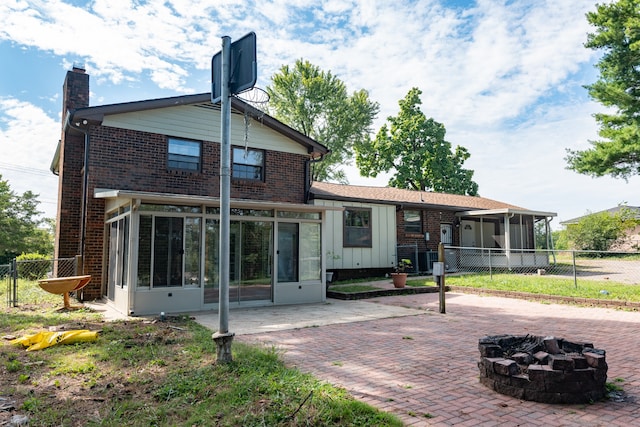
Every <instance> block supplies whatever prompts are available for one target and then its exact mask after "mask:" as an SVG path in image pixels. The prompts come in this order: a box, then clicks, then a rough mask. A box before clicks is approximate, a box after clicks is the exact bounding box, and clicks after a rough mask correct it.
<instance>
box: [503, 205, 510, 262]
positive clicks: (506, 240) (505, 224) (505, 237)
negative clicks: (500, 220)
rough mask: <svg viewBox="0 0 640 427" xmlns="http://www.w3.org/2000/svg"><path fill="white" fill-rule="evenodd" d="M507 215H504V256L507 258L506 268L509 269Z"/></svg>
mask: <svg viewBox="0 0 640 427" xmlns="http://www.w3.org/2000/svg"><path fill="white" fill-rule="evenodd" d="M509 231H510V230H509V214H508V213H506V214H504V249H505V251H504V255H505V257H506V258H507V268H508V269H511V236H510V235H509V234H510V233H509Z"/></svg>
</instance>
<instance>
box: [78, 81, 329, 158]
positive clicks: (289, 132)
mask: <svg viewBox="0 0 640 427" xmlns="http://www.w3.org/2000/svg"><path fill="white" fill-rule="evenodd" d="M198 104H200V105H205V106H207V107H209V108H212V109H217V110H219V109H220V104H215V105H214V104H212V103H211V94H210V93H199V94H195V95H183V96H173V97H169V98H157V99H148V100H143V101H133V102H124V103H119V104H108V105H100V106H95V107H86V108H78V109H76V110H73V111H70V112H69V115H68V121H69V122H71V123H75V122H80V121H81V120H87V121H89V122H94V123H101V122H102V120H103V119H104V117H105V116H108V115H112V114H123V113H132V112H137V111H146V110H153V109H158V108H168V107H176V106H180V105H198ZM231 108H233V109H234V110H236V111H238V112H240V113H242V114H245V113H249V115H250V116H251V117H252V118H254V120H257V121H258V122H260V123H261V124H263V125H265V126H267V127H269V128H271V129H273V130H275V131H276V132H279V133H281V134H282V135H284V136H286V137H288V138H290V139H291V140H293V141H295V142H297V143H299V144H301V145H303V146H305V147H306V148H307V151H308V153H309V154H315V156H314V157H317V156H320V155H324V154H327V153H328V152H329V149H328V148H327V147H325V146H324V145H322V144H320V143H318V142H316V141H314V140H313V139H311V138H309V137H307V136H305V135H304V134H302V133H300V132H298V131H297V130H295V129H293V128H291V127H289V126H287V125H285V124H284V123H282V122H280V121H279V120H276V119H275V118H273V117H271V116H270V115H268V114H266V113H265V112H263V111H261V110H258V109H256V108H254V107H253V106H251V105H249V104H247V103H246V102H244V101H242V100H240V99H238V98H235V97H232V98H231Z"/></svg>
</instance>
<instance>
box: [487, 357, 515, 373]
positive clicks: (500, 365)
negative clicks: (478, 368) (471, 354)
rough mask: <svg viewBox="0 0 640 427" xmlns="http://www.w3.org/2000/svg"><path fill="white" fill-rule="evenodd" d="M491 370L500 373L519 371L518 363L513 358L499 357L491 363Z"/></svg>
mask: <svg viewBox="0 0 640 427" xmlns="http://www.w3.org/2000/svg"><path fill="white" fill-rule="evenodd" d="M493 370H494V372H495V373H496V374H500V375H516V374H518V373H519V372H520V368H518V364H517V363H516V362H515V361H514V360H510V359H501V360H498V361H496V362H495V363H494V364H493Z"/></svg>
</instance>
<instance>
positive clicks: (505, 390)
mask: <svg viewBox="0 0 640 427" xmlns="http://www.w3.org/2000/svg"><path fill="white" fill-rule="evenodd" d="M494 390H495V391H497V392H498V393H501V394H505V395H507V396H511V397H515V398H516V399H523V398H524V393H525V389H523V388H520V387H514V386H511V385H508V384H504V383H501V382H496V383H495V387H494Z"/></svg>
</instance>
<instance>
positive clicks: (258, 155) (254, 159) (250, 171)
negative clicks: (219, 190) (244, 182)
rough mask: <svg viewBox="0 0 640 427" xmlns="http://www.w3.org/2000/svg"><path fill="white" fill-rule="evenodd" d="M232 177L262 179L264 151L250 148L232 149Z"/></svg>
mask: <svg viewBox="0 0 640 427" xmlns="http://www.w3.org/2000/svg"><path fill="white" fill-rule="evenodd" d="M232 176H233V178H238V179H249V180H252V181H263V180H264V152H262V151H261V150H252V149H250V148H247V149H245V148H237V147H235V148H234V149H233V171H232Z"/></svg>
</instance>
